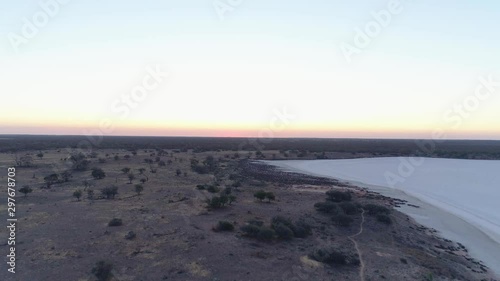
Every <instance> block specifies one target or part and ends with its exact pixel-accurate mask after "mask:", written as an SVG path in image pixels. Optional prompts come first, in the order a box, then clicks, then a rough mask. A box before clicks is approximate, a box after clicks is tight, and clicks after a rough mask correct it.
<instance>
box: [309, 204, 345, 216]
mask: <svg viewBox="0 0 500 281" xmlns="http://www.w3.org/2000/svg"><path fill="white" fill-rule="evenodd" d="M314 208H316V211H318V212H321V213H325V214H339V213H340V208H339V206H338V205H337V204H335V203H333V202H331V201H326V202H319V203H316V204H314Z"/></svg>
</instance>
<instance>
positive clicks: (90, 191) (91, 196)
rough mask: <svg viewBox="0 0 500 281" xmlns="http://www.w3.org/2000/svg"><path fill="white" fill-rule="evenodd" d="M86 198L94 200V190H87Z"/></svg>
mask: <svg viewBox="0 0 500 281" xmlns="http://www.w3.org/2000/svg"><path fill="white" fill-rule="evenodd" d="M87 198H88V199H89V200H94V190H92V189H89V190H87Z"/></svg>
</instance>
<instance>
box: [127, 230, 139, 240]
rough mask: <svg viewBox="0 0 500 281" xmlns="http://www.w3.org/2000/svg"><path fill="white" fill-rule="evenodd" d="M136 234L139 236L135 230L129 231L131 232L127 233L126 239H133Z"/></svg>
mask: <svg viewBox="0 0 500 281" xmlns="http://www.w3.org/2000/svg"><path fill="white" fill-rule="evenodd" d="M136 236H137V235H136V234H135V232H133V231H129V232H128V233H127V235H125V239H127V240H132V239H134V238H135V237H136Z"/></svg>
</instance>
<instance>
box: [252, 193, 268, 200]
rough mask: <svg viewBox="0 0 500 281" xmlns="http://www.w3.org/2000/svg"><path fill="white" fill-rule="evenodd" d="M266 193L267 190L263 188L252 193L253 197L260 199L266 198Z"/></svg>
mask: <svg viewBox="0 0 500 281" xmlns="http://www.w3.org/2000/svg"><path fill="white" fill-rule="evenodd" d="M266 195H267V192H265V191H264V190H259V191H257V192H255V193H254V194H253V196H254V197H255V198H257V199H259V200H260V201H262V200H264V199H266Z"/></svg>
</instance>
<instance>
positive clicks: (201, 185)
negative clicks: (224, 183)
mask: <svg viewBox="0 0 500 281" xmlns="http://www.w3.org/2000/svg"><path fill="white" fill-rule="evenodd" d="M196 188H197V189H198V190H205V185H204V184H198V185H197V186H196Z"/></svg>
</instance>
